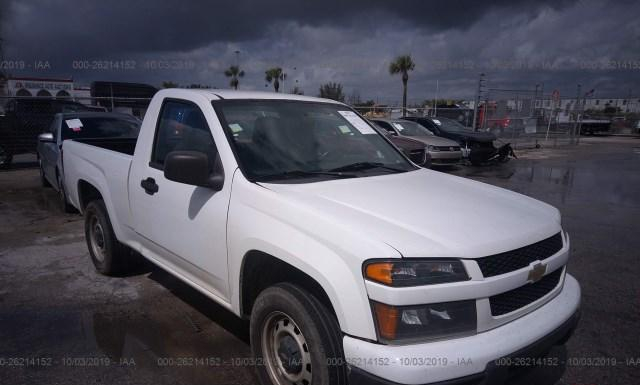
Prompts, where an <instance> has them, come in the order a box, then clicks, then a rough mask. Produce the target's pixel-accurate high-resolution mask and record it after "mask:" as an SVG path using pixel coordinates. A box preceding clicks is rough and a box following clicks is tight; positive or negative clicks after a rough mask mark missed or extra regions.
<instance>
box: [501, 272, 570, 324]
mask: <svg viewBox="0 0 640 385" xmlns="http://www.w3.org/2000/svg"><path fill="white" fill-rule="evenodd" d="M561 276H562V268H559V269H558V270H556V271H554V272H553V273H550V274H547V275H545V276H544V277H542V279H541V280H539V281H538V282H534V283H528V284H526V285H524V286H520V287H519V288H517V289H513V290H511V291H507V292H505V293H502V294H498V295H494V296H493V297H489V304H490V305H491V315H493V316H499V315H503V314H507V313H511V312H512V311H516V310H518V309H520V308H522V307H525V306H527V305H528V304H530V303H532V302H535V301H537V300H539V299H540V298H542V297H544V296H545V295H547V294H548V293H549V292H551V291H552V290H553V289H555V288H556V287H557V286H558V283H559V282H560V277H561Z"/></svg>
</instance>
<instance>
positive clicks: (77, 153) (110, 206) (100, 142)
mask: <svg viewBox="0 0 640 385" xmlns="http://www.w3.org/2000/svg"><path fill="white" fill-rule="evenodd" d="M135 147H136V139H79V140H65V141H64V142H63V150H64V156H63V158H62V159H63V170H64V183H65V188H66V191H67V196H68V199H69V202H70V203H71V204H72V205H73V206H75V207H76V208H78V209H79V210H81V211H82V207H81V204H80V200H79V187H80V185H81V184H82V182H87V183H88V184H90V185H92V186H95V187H96V188H98V189H99V190H100V192H101V193H102V194H103V196H104V195H107V196H104V202H105V205H106V206H107V210H108V211H109V215H110V216H111V221H112V225H113V228H114V231H115V232H116V234H117V235H118V236H119V239H127V237H126V236H125V234H124V232H123V231H124V230H123V229H122V226H124V227H127V226H130V223H131V218H130V216H129V192H128V182H129V168H130V166H131V160H132V158H133V153H134V150H135Z"/></svg>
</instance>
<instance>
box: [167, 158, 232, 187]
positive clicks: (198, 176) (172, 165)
mask: <svg viewBox="0 0 640 385" xmlns="http://www.w3.org/2000/svg"><path fill="white" fill-rule="evenodd" d="M164 177H165V178H167V179H168V180H172V181H174V182H178V183H184V184H189V185H193V186H200V187H207V188H210V189H213V190H215V191H220V190H222V186H223V185H224V174H223V173H222V172H219V171H218V172H215V171H214V172H212V171H211V170H210V168H209V156H207V154H205V153H204V152H200V151H172V152H170V153H169V154H167V157H166V158H165V161H164Z"/></svg>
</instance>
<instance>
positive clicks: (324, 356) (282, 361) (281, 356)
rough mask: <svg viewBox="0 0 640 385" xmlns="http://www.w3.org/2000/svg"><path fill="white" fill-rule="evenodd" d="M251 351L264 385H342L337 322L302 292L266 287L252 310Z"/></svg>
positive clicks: (286, 286) (283, 285) (287, 287)
mask: <svg viewBox="0 0 640 385" xmlns="http://www.w3.org/2000/svg"><path fill="white" fill-rule="evenodd" d="M250 328H251V349H252V351H253V355H254V357H255V360H256V361H255V362H256V363H257V365H256V370H257V372H258V378H259V379H260V383H261V384H263V385H285V384H286V385H292V384H295V385H311V384H313V385H329V384H331V385H333V384H337V385H340V384H346V383H347V374H346V367H345V365H344V353H343V352H342V335H341V332H340V328H339V326H338V322H337V320H336V319H335V317H334V316H333V315H332V314H331V313H330V312H329V310H327V308H326V307H325V306H324V305H322V304H321V303H320V301H318V299H316V298H315V297H314V296H313V295H312V294H310V293H308V292H307V291H305V290H304V289H302V288H300V287H298V286H295V285H292V284H289V283H281V284H277V285H275V286H272V287H270V288H267V289H265V290H264V291H263V292H262V293H260V295H259V296H258V298H257V299H256V302H255V304H254V306H253V310H252V311H251V325H250Z"/></svg>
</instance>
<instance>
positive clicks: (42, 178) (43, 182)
mask: <svg viewBox="0 0 640 385" xmlns="http://www.w3.org/2000/svg"><path fill="white" fill-rule="evenodd" d="M38 167H39V169H40V184H41V185H42V187H45V188H46V187H51V183H49V181H48V180H47V177H46V176H44V170H43V169H42V159H38Z"/></svg>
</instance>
